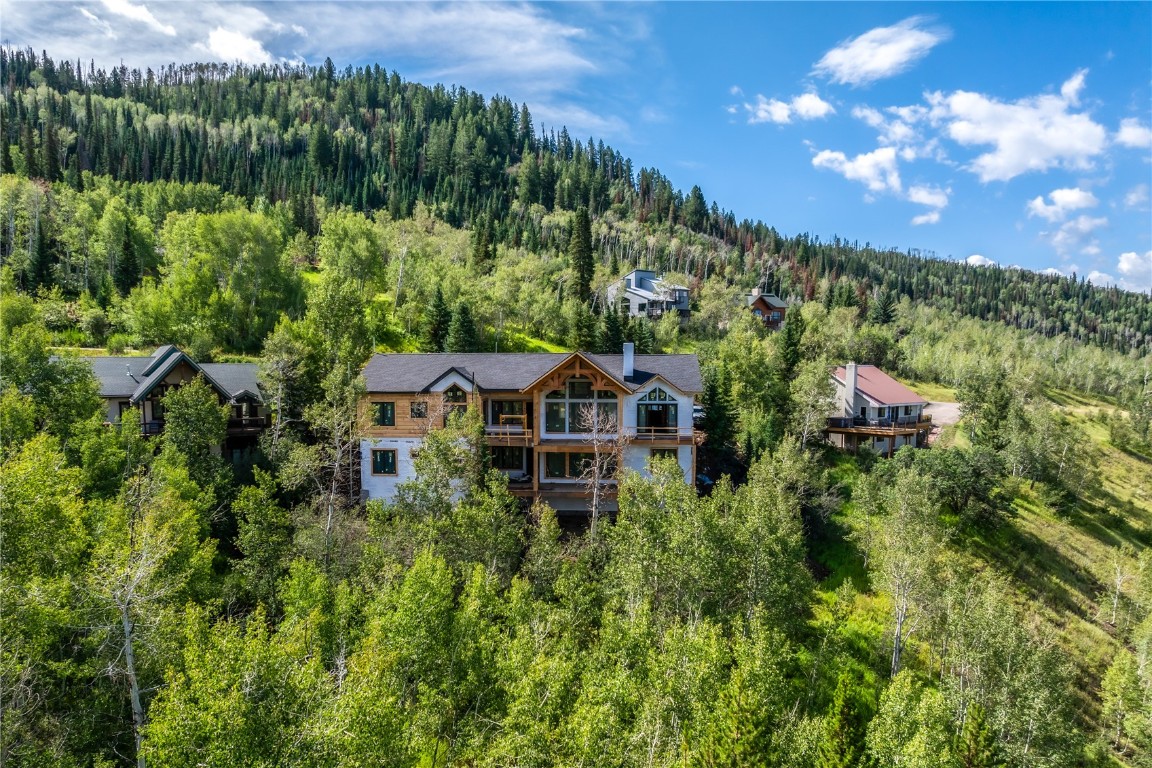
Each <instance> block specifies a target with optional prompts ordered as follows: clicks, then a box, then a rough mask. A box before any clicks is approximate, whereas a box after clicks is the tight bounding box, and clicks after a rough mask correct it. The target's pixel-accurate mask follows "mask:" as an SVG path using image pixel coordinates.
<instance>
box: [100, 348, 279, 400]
mask: <svg viewBox="0 0 1152 768" xmlns="http://www.w3.org/2000/svg"><path fill="white" fill-rule="evenodd" d="M78 359H79V360H82V361H84V362H86V363H88V364H89V365H90V366H92V373H93V374H94V375H95V376H96V380H97V381H98V382H99V383H100V396H101V397H106V398H125V399H131V400H133V401H134V402H139V401H140V400H141V399H143V398H144V397H147V395H148V393H149V392H151V391H152V389H153V388H154V387H155V386H156V384H157V383H159V382H160V381H161V380H162V379H163V378H164V377H165V376H166V375H167V374H168V372H169V371H171V370H172V368H174V367H175V366H176V365H178V364H179V363H180V361H182V360H183V361H186V362H187V363H188V364H189V365H191V366H192V368H194V369H196V370H199V371H201V372H202V373H203V374H204V377H205V379H207V380H208V383H209V384H211V385H212V386H214V387H215V388H216V389H218V390H219V391H220V392H222V393H223V394H224V395H225V396H226V397H228V398H229V399H231V398H233V397H238V396H240V395H243V394H244V393H245V392H248V393H251V394H253V395H255V396H256V397H257V398H259V397H260V387H259V385H258V383H257V380H256V365H255V364H253V363H205V364H203V365H197V364H196V362H194V361H193V360H192V359H191V358H189V357H188V356H187V355H185V354H184V353H183V352H181V351H180V350H179V349H178V348H176V347H174V346H172V345H171V344H166V345H165V346H163V347H160V348H159V349H157V350H156V351H155V352H153V353H152V355H151V356H149V357H81V358H78Z"/></svg>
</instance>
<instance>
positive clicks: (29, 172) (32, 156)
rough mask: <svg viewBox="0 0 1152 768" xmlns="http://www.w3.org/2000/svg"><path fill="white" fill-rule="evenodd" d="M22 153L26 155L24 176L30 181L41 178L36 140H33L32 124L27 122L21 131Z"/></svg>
mask: <svg viewBox="0 0 1152 768" xmlns="http://www.w3.org/2000/svg"><path fill="white" fill-rule="evenodd" d="M20 151H21V152H22V153H23V154H24V175H26V176H27V177H28V178H30V179H35V178H38V177H39V176H40V164H39V162H37V160H38V158H37V155H38V154H39V153H38V152H37V150H36V140H35V139H34V138H32V123H31V121H26V122H25V123H24V125H23V127H22V128H21V130H20Z"/></svg>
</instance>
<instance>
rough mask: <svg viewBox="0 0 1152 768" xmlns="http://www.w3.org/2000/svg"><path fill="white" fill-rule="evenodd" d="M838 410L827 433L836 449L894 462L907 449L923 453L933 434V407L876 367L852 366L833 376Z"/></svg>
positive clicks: (830, 416)
mask: <svg viewBox="0 0 1152 768" xmlns="http://www.w3.org/2000/svg"><path fill="white" fill-rule="evenodd" d="M831 376H832V383H833V385H834V386H835V388H836V395H835V403H836V405H835V407H834V410H833V413H832V414H830V415H829V418H828V426H827V429H826V433H827V435H828V440H829V442H831V443H832V445H834V446H836V447H837V448H844V449H846V450H849V451H856V450H859V449H860V448H868V449H871V450H873V451H876V452H877V453H879V454H881V455H883V456H891V455H892V454H893V453H895V452H896V450H897V449H898V448H902V447H903V446H905V445H914V446H917V447H923V446H924V445H926V444H927V440H928V433H929V432H930V431H931V429H932V417H931V416H930V415H928V414H926V413H924V406H926V405H927V404H928V401H927V400H925V399H924V398H922V397H920V396H919V395H917V394H916V393H915V392H913V391H912V390H911V389H909V388H908V387H906V386H904V385H903V384H901V383H900V382H898V381H896V379H894V378H892V377H891V376H889V375H888V374H886V373H884V371H882V370H880V369H879V368H877V367H876V366H874V365H857V364H856V363H848V364H847V365H845V366H840V367H838V368H836V369H835V370H833V371H832V373H831Z"/></svg>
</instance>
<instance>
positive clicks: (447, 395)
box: [444, 384, 468, 403]
mask: <svg viewBox="0 0 1152 768" xmlns="http://www.w3.org/2000/svg"><path fill="white" fill-rule="evenodd" d="M444 402H446V403H466V402H468V393H467V392H465V391H464V390H462V389H460V387H459V386H457V385H456V384H453V385H452V386H450V387H448V389H446V390H444Z"/></svg>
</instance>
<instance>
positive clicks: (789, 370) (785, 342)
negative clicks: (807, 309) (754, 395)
mask: <svg viewBox="0 0 1152 768" xmlns="http://www.w3.org/2000/svg"><path fill="white" fill-rule="evenodd" d="M777 338H778V341H777V342H776V343H777V345H778V346H777V358H778V359H779V361H780V367H779V375H780V380H781V381H783V382H790V381H792V379H793V377H794V376H795V375H796V366H798V365H799V364H800V358H801V353H800V341H801V340H802V339H803V338H804V317H803V316H802V315H801V314H800V312H799V310H795V311H792V312H789V313H788V316H787V318H785V320H784V330H783V331H781V332H780V335H779V336H778V337H777Z"/></svg>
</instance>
